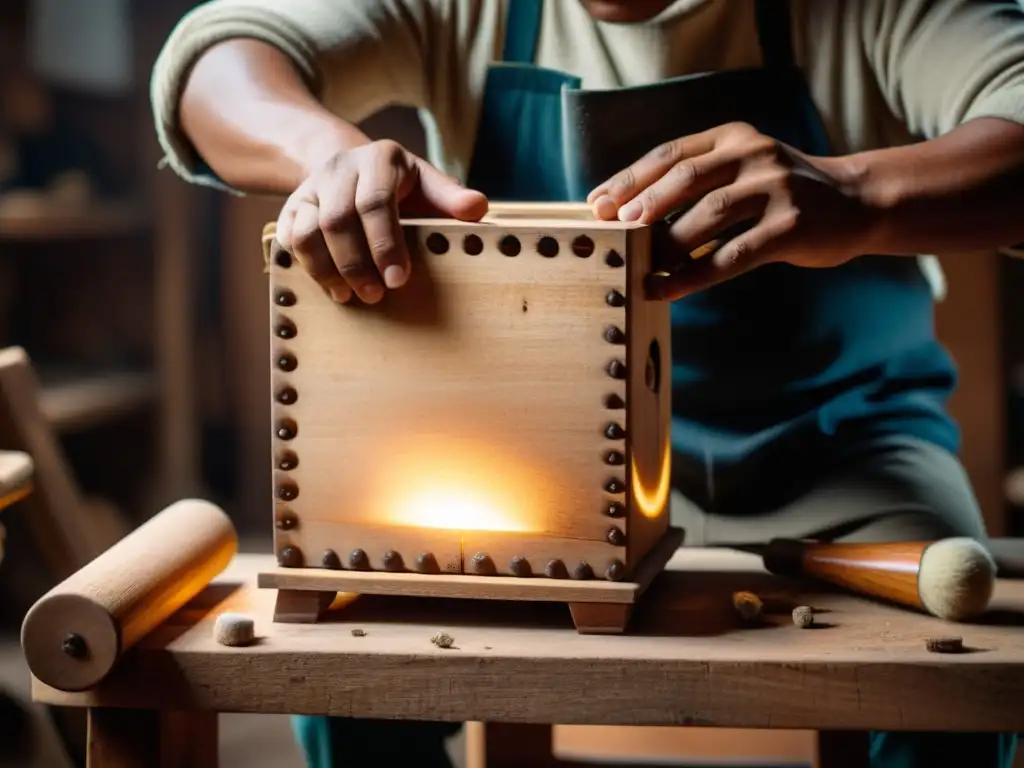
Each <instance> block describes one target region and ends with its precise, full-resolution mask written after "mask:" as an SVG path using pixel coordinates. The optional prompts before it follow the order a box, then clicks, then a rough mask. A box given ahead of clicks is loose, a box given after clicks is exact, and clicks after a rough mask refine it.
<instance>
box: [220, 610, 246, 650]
mask: <svg viewBox="0 0 1024 768" xmlns="http://www.w3.org/2000/svg"><path fill="white" fill-rule="evenodd" d="M213 637H214V639H215V640H216V641H217V642H218V643H219V644H220V645H226V646H228V647H231V648H234V647H239V646H244V645H249V643H251V642H252V641H253V640H254V639H255V637H256V627H255V624H254V623H253V620H252V617H251V616H246V615H245V614H244V613H222V614H221V615H220V616H218V617H217V621H216V622H214V625H213Z"/></svg>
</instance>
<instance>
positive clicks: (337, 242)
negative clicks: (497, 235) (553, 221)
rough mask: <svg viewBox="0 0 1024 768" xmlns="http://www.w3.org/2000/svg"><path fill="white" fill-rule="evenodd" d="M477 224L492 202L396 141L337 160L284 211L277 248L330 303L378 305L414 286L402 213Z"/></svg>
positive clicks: (302, 187)
mask: <svg viewBox="0 0 1024 768" xmlns="http://www.w3.org/2000/svg"><path fill="white" fill-rule="evenodd" d="M400 210H401V211H402V213H404V214H407V215H417V216H444V217H451V218H456V219H461V220H463V221H478V220H479V219H480V218H481V217H482V216H483V215H484V214H485V213H487V198H486V197H485V196H484V195H483V194H481V193H480V192H476V191H474V190H469V189H466V188H465V187H463V186H462V185H461V184H459V182H458V181H457V180H455V179H453V178H451V177H450V176H447V175H445V174H443V173H441V171H439V170H437V169H436V168H434V167H433V166H432V165H430V164H429V163H428V162H427V161H425V160H423V159H422V158H419V157H417V156H416V155H414V154H412V153H411V152H408V151H406V150H405V149H404V148H403V147H401V146H400V145H398V144H396V143H395V142H393V141H375V142H372V143H370V144H366V145H363V146H359V147H356V148H354V149H350V150H346V151H343V152H339V153H337V154H336V155H334V156H333V157H331V159H330V160H328V161H327V162H326V163H324V164H323V165H322V166H321V167H320V168H319V169H317V170H315V171H314V172H313V173H312V174H311V175H310V176H309V177H308V178H307V179H306V180H305V181H304V182H303V183H302V184H301V185H300V186H299V188H298V189H296V190H295V192H293V193H292V195H291V196H290V197H289V198H288V200H287V202H286V203H285V204H284V208H282V209H281V215H280V217H279V218H278V221H277V240H278V242H279V243H280V244H281V246H282V247H283V248H284V249H285V250H287V251H288V252H290V253H291V254H292V255H293V256H294V257H295V258H296V259H297V260H298V262H299V263H300V264H301V265H302V266H303V267H304V268H305V269H306V271H307V272H309V274H310V276H312V277H313V279H314V280H316V281H317V282H318V283H319V284H320V285H321V286H323V287H324V289H325V290H327V291H328V293H330V295H331V297H332V298H333V299H334V300H335V301H338V302H347V301H349V299H351V298H352V296H353V294H355V295H356V296H357V297H358V298H359V299H360V300H361V301H363V302H365V303H367V304H374V303H376V302H378V301H380V300H381V298H383V296H384V291H385V290H386V289H387V288H400V287H401V286H402V285H404V284H405V282H406V281H407V280H408V279H409V271H410V268H411V263H410V259H409V251H408V249H407V247H406V241H405V236H404V234H403V232H402V228H401V225H400V224H399V211H400Z"/></svg>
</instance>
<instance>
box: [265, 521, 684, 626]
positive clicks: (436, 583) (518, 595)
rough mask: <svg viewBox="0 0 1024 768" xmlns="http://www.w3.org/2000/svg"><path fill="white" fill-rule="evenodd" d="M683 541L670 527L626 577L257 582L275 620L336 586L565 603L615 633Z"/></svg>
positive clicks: (277, 574) (374, 574) (319, 608)
mask: <svg viewBox="0 0 1024 768" xmlns="http://www.w3.org/2000/svg"><path fill="white" fill-rule="evenodd" d="M682 543H683V530H682V529H681V528H669V529H668V530H667V531H666V532H665V535H664V536H662V537H661V540H660V541H658V543H657V544H655V545H654V546H653V547H652V548H651V550H650V552H648V553H647V555H646V556H645V557H644V559H643V560H641V561H640V563H639V564H638V565H637V567H636V569H635V571H634V573H633V578H632V579H631V580H630V581H619V582H614V581H601V580H592V581H574V580H569V579H548V578H540V577H530V578H517V577H515V576H471V575H467V574H457V575H455V574H453V575H430V574H421V573H383V572H379V571H341V570H338V571H335V570H328V569H324V568H274V569H272V570H269V571H263V572H261V573H260V574H259V576H258V579H257V584H258V586H259V587H260V588H262V589H276V590H278V593H277V603H276V605H275V607H274V621H275V622H282V623H290V624H312V623H316V622H317V621H319V620H320V618H321V616H322V615H323V613H324V611H326V610H327V607H328V606H329V605H330V604H331V602H332V601H333V599H334V596H335V595H336V594H337V593H338V592H351V593H355V594H360V595H401V596H407V597H408V596H412V597H445V598H468V599H474V600H532V601H543V602H555V603H567V604H568V605H569V611H570V613H571V614H572V620H573V623H574V624H575V625H576V631H577V632H579V633H580V634H584V635H588V634H613V635H614V634H622V633H623V632H625V631H626V628H627V626H628V624H629V620H630V617H631V615H632V612H633V606H634V605H635V604H636V602H637V601H638V600H639V599H640V596H641V595H643V593H644V591H646V589H647V587H648V586H650V584H651V582H652V581H653V580H654V577H655V576H657V575H658V574H659V573H661V571H662V570H663V569H664V568H665V564H666V563H668V561H669V559H670V558H671V557H672V555H673V554H674V553H675V551H676V550H677V549H678V548H679V546H680V545H681V544H682Z"/></svg>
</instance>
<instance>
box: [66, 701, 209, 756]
mask: <svg viewBox="0 0 1024 768" xmlns="http://www.w3.org/2000/svg"><path fill="white" fill-rule="evenodd" d="M88 722H89V728H88V736H87V737H86V742H87V743H86V763H85V764H86V768H217V713H216V712H170V711H168V712H159V711H156V710H152V709H107V708H91V709H89V715H88Z"/></svg>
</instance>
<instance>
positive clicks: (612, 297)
mask: <svg viewBox="0 0 1024 768" xmlns="http://www.w3.org/2000/svg"><path fill="white" fill-rule="evenodd" d="M604 300H605V301H606V302H607V304H608V306H609V307H623V306H625V305H626V297H625V296H623V295H622V293H621V292H620V291H616V290H614V289H613V290H611V291H608V293H607V294H606V295H605V297H604Z"/></svg>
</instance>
